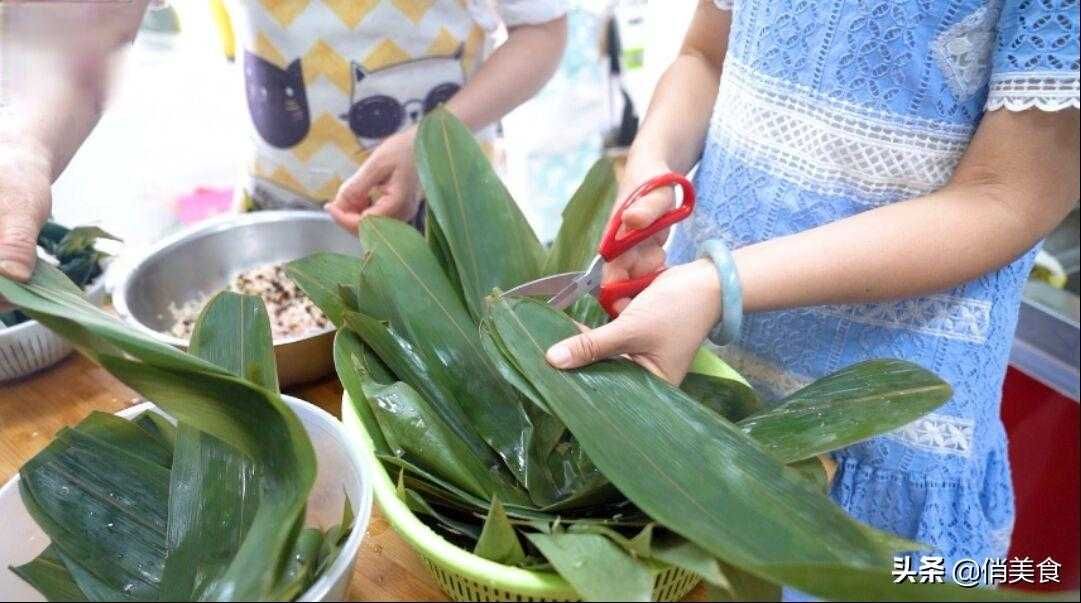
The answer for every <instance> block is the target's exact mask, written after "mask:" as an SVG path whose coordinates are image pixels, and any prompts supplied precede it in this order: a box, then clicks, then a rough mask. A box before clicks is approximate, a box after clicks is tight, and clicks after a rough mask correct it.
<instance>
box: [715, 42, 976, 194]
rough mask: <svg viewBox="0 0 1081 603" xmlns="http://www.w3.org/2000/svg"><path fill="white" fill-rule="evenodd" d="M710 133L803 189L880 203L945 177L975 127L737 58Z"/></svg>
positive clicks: (729, 65) (740, 155)
mask: <svg viewBox="0 0 1081 603" xmlns="http://www.w3.org/2000/svg"><path fill="white" fill-rule="evenodd" d="M710 132H711V134H710V135H711V136H712V137H713V139H714V141H715V142H716V143H718V144H719V145H720V146H721V147H722V149H723V150H724V151H726V152H727V153H728V154H729V155H732V156H735V157H738V158H739V159H741V160H742V161H744V162H746V163H748V164H749V165H751V166H752V167H756V168H758V169H761V170H763V171H766V172H768V173H770V174H773V175H775V176H777V177H780V178H783V179H785V180H788V181H790V182H792V183H794V184H796V185H797V186H799V187H801V188H804V189H806V190H810V191H814V192H818V193H822V194H827V195H846V194H847V195H852V194H855V195H856V196H858V197H859V198H861V199H866V200H868V201H870V202H871V203H872V204H880V203H885V202H889V201H893V200H896V199H898V198H901V197H907V196H916V195H919V194H923V193H927V192H930V191H932V190H935V189H937V188H939V187H940V186H942V185H943V184H945V183H946V181H947V180H949V178H950V176H951V175H952V174H953V170H954V167H955V166H956V165H957V162H958V160H959V159H960V158H961V154H962V153H963V152H964V150H965V148H966V147H967V146H968V141H969V138H970V136H971V134H972V128H971V127H970V126H967V125H958V124H951V123H948V122H942V121H937V120H931V119H925V118H920V117H911V116H903V115H897V114H892V113H886V112H881V111H875V110H871V109H868V108H866V107H861V106H859V105H856V104H853V103H850V102H846V101H843V100H840V99H837V98H832V97H829V96H826V95H824V94H822V93H820V92H817V91H814V90H811V89H810V88H807V87H805V86H800V85H797V84H792V83H790V82H785V81H782V80H778V79H776V78H772V77H770V76H766V75H763V74H760V73H755V72H754V71H752V70H750V69H749V68H747V67H746V66H744V65H742V64H741V63H740V62H739V61H738V60H737V59H735V58H734V57H729V58H728V60H727V61H725V68H724V74H723V76H722V78H721V87H720V90H719V92H718V95H717V104H716V107H715V109H714V113H713V123H712V127H711V129H710Z"/></svg>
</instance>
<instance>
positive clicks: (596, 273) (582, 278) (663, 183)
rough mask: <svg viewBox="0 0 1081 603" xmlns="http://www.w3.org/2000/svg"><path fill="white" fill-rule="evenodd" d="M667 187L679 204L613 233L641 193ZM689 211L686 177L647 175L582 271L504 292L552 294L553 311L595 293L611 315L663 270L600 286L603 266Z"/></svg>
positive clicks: (690, 192) (690, 196)
mask: <svg viewBox="0 0 1081 603" xmlns="http://www.w3.org/2000/svg"><path fill="white" fill-rule="evenodd" d="M667 186H677V187H679V188H680V189H681V190H682V192H683V195H682V196H683V199H682V201H681V202H680V204H679V206H678V207H676V208H675V209H672V210H669V211H668V212H667V213H665V214H664V215H662V216H661V217H660V218H659V219H658V220H657V221H656V222H654V223H652V224H650V225H649V226H647V227H645V228H639V229H635V230H630V231H628V232H626V233H624V234H623V236H617V235H618V234H619V227H620V225H621V224H622V223H623V212H624V211H626V210H627V208H628V207H630V206H631V205H633V204H634V203H635V202H636V201H638V199H640V198H641V197H642V196H643V195H646V194H648V193H650V192H652V191H654V190H657V189H658V188H663V187H667ZM692 211H694V185H692V184H691V183H690V181H689V180H687V179H686V178H684V177H683V176H680V175H679V174H675V173H671V172H670V173H667V174H662V175H660V176H657V177H655V178H651V179H649V180H647V181H646V182H645V183H643V184H642V186H639V187H638V188H637V189H635V191H634V192H633V193H631V195H630V196H629V197H627V200H626V201H624V202H623V205H621V206H620V208H619V210H618V211H616V213H614V214H613V215H612V219H611V220H610V221H609V222H608V227H607V228H606V229H605V231H604V236H603V237H601V244H600V246H599V247H598V248H597V256H596V257H595V258H593V261H592V262H590V264H589V268H586V270H585V272H564V273H563V274H554V275H552V276H546V277H544V278H540V279H537V280H535V281H530V282H528V283H525V284H523V285H519V286H517V287H515V288H514V289H511V290H510V291H507V295H518V296H532V295H550V296H552V297H551V299H549V300H548V305H549V306H551V307H553V308H555V309H557V310H562V309H564V308H566V307H568V306H570V305H571V304H573V303H574V302H576V301H578V299H580V298H581V297H582V296H583V295H586V294H590V295H594V296H596V298H597V301H599V302H600V304H601V307H603V308H604V311H605V312H607V313H608V316H610V317H612V318H615V317H616V316H617V315H618V314H619V312H616V310H615V307H614V306H615V303H616V302H617V301H619V300H621V299H624V298H632V297H634V296H636V295H638V294H639V293H641V292H642V290H643V289H645V288H646V287H648V286H649V284H650V283H652V282H653V280H654V279H656V278H657V277H658V276H660V274H661V273H662V272H664V270H665V269H664V268H661V269H660V270H658V271H656V272H654V273H652V274H647V275H645V276H640V277H638V278H633V279H628V280H625V281H618V282H615V283H606V284H604V285H602V284H601V278H602V276H603V275H604V265H605V264H606V263H607V262H611V261H612V260H614V259H616V258H617V257H619V256H621V255H623V253H624V252H626V251H627V250H628V249H631V248H632V247H634V246H635V245H638V244H639V243H641V242H642V241H644V240H646V239H648V238H649V237H651V236H653V235H655V234H657V233H658V232H660V231H662V230H664V229H665V228H668V227H669V226H671V225H673V224H675V223H676V222H679V221H681V220H684V219H686V218H687V216H690V215H691V212H692Z"/></svg>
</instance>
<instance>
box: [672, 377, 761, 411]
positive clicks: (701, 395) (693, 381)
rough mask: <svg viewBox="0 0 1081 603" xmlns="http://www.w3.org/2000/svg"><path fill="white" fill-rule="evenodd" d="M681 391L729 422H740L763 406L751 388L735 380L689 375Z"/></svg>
mask: <svg viewBox="0 0 1081 603" xmlns="http://www.w3.org/2000/svg"><path fill="white" fill-rule="evenodd" d="M679 389H681V390H683V392H684V393H685V394H687V395H688V396H690V397H692V398H694V399H695V400H698V401H699V402H701V403H702V405H703V406H705V407H706V408H709V409H710V410H712V411H713V412H715V413H717V414H719V415H721V416H722V417H724V418H726V419H728V420H729V421H739V420H740V419H742V418H744V417H746V416H748V415H750V414H752V413H754V412H755V411H756V410H758V408H759V407H761V405H762V403H761V402H760V401H759V399H758V395H757V394H755V393H754V390H753V389H751V386H749V385H747V384H746V383H741V382H739V381H736V380H734V379H724V378H721V377H716V376H713V375H702V374H700V373H687V376H686V377H684V379H683V383H681V384H680V385H679Z"/></svg>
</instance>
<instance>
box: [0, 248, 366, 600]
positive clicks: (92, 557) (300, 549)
mask: <svg viewBox="0 0 1081 603" xmlns="http://www.w3.org/2000/svg"><path fill="white" fill-rule="evenodd" d="M0 295H2V296H3V297H5V298H7V299H8V300H10V301H11V302H13V303H14V304H16V305H18V306H19V307H20V308H21V309H22V310H23V311H24V312H26V313H27V314H28V315H29V316H30V317H32V318H34V319H36V320H38V321H40V322H42V323H43V324H45V325H46V326H48V327H49V328H51V329H53V330H54V331H56V332H57V333H59V334H61V335H62V336H64V337H65V338H67V339H68V340H69V341H71V342H72V343H73V344H75V346H76V347H77V348H78V349H79V350H80V351H82V352H83V353H84V354H86V355H87V356H89V357H90V358H92V359H93V360H95V361H96V362H98V363H100V364H101V365H102V366H103V367H104V368H105V369H106V370H108V371H109V372H110V373H112V374H113V375H114V376H116V377H117V378H119V379H120V380H121V381H123V382H124V383H125V384H127V385H128V386H129V387H131V388H132V389H134V390H135V391H137V392H138V393H140V394H141V395H143V396H144V397H146V398H147V399H149V400H152V401H154V402H155V404H157V405H158V406H159V407H160V408H161V409H163V410H164V411H165V412H167V413H168V414H169V415H171V416H172V417H173V418H175V419H176V420H177V423H176V425H175V426H174V424H173V423H172V422H170V421H168V420H166V419H165V418H164V417H163V416H162V415H159V414H157V413H154V412H146V413H144V414H142V415H140V416H138V417H136V418H135V419H134V420H132V421H127V420H124V419H121V418H119V417H116V416H114V415H109V414H104V413H93V414H91V415H90V416H88V417H87V418H86V419H85V420H83V421H82V422H81V423H79V424H78V425H76V426H74V427H72V428H66V429H63V430H61V431H60V433H58V434H57V436H56V437H55V439H54V440H53V441H52V442H51V443H50V444H49V445H48V446H47V447H46V448H45V449H44V450H43V451H41V452H40V453H39V454H38V455H36V456H35V457H34V458H32V459H31V460H30V461H28V462H27V463H26V464H25V465H24V466H23V467H22V469H21V470H20V472H19V473H20V478H21V479H20V481H19V487H20V494H21V497H22V500H23V503H24V505H25V507H26V508H27V510H28V511H29V512H30V515H31V516H32V517H33V519H34V520H35V522H36V523H37V524H38V526H39V527H41V528H42V530H43V531H44V532H45V533H46V534H47V535H48V537H49V539H50V541H51V544H50V545H49V547H48V548H47V549H46V550H45V551H44V552H43V553H42V554H41V555H40V556H39V557H37V558H36V559H34V560H33V561H31V562H29V563H27V564H25V565H22V566H19V567H15V568H12V570H13V571H14V572H15V573H16V574H18V575H19V576H20V577H22V578H23V579H24V580H26V581H27V582H28V583H30V584H31V585H32V586H33V587H35V588H36V589H37V590H38V591H39V592H41V593H42V594H43V595H44V596H45V597H46V598H47V599H49V600H90V601H128V600H163V601H165V600H168V601H177V600H180V601H184V600H192V601H194V600H291V599H294V598H296V597H297V596H299V595H300V594H301V593H302V592H304V590H305V589H306V588H307V587H308V586H309V585H310V584H311V583H312V582H313V581H314V580H315V578H316V577H317V576H318V575H320V573H321V572H323V571H324V570H325V569H326V567H328V566H329V564H330V563H331V562H332V561H333V560H334V559H335V558H336V556H337V554H338V551H339V550H340V548H341V545H342V544H343V543H344V542H345V538H346V536H347V535H348V533H349V530H350V528H351V525H352V517H351V509H350V507H349V504H348V502H347V504H346V510H345V512H344V513H343V519H342V523H341V524H339V525H337V526H334V527H331V528H330V529H329V530H326V531H323V530H321V529H319V528H315V527H305V526H304V517H305V509H306V505H307V501H308V497H309V495H310V494H311V490H312V486H313V484H314V481H315V475H316V458H315V452H314V449H313V447H312V443H311V441H310V440H309V438H308V435H307V433H306V432H305V430H304V428H303V426H302V425H301V423H300V421H299V419H298V418H297V417H296V415H294V414H293V412H292V411H291V410H290V409H289V407H288V406H287V405H286V404H285V402H284V401H283V400H282V398H281V394H280V392H279V391H278V379H277V371H276V368H275V364H274V356H273V349H272V344H271V336H270V324H269V320H268V318H267V314H266V310H265V309H264V307H263V305H262V302H261V301H260V300H259V299H258V298H256V297H248V296H240V295H237V294H233V293H222V294H219V295H218V296H217V297H215V298H214V299H213V300H212V301H211V303H210V304H209V305H208V306H207V307H206V309H205V310H204V311H203V313H202V314H201V316H200V318H199V321H198V323H197V326H196V330H195V333H194V335H193V337H192V345H191V353H190V354H186V353H183V352H179V351H177V350H174V349H173V348H171V347H169V346H166V345H163V344H159V343H157V342H155V341H154V340H152V339H149V338H147V337H145V336H143V335H141V334H139V333H136V332H133V331H131V330H129V329H128V328H127V327H125V326H123V325H121V324H120V323H119V322H118V321H116V320H115V319H114V318H113V317H111V316H109V315H108V314H106V313H104V312H102V311H101V310H99V309H97V308H96V307H94V306H93V305H91V304H90V303H89V302H88V301H87V300H86V299H85V298H84V297H83V295H82V292H81V290H80V289H79V287H78V286H76V285H75V284H74V283H72V282H71V281H70V280H68V279H67V278H66V277H65V276H64V275H63V274H62V273H61V272H60V271H59V270H58V269H56V268H54V267H52V266H50V265H48V264H47V263H44V262H40V263H39V265H38V267H37V269H36V271H35V273H34V275H33V278H32V279H31V282H30V283H29V284H26V285H21V284H17V283H13V282H11V281H8V280H6V279H3V278H0Z"/></svg>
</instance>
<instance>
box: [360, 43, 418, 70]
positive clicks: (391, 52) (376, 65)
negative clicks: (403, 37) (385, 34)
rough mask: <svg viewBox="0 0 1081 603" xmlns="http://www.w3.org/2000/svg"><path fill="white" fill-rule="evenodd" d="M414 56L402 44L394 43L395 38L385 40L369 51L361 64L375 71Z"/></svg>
mask: <svg viewBox="0 0 1081 603" xmlns="http://www.w3.org/2000/svg"><path fill="white" fill-rule="evenodd" d="M411 58H412V57H410V56H409V53H407V52H406V51H404V50H402V47H401V46H398V45H397V44H395V43H394V40H389V39H387V40H383V41H382V42H380V43H379V45H378V46H376V47H375V50H373V51H371V52H370V53H368V56H366V57H364V60H363V61H361V64H362V65H364V68H365V69H367V70H368V71H375V70H376V69H380V68H382V67H386V66H388V65H397V64H398V63H401V62H402V61H408V60H409V59H411Z"/></svg>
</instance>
